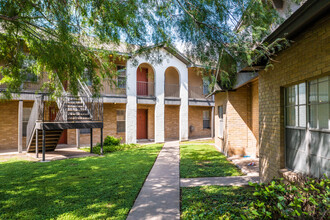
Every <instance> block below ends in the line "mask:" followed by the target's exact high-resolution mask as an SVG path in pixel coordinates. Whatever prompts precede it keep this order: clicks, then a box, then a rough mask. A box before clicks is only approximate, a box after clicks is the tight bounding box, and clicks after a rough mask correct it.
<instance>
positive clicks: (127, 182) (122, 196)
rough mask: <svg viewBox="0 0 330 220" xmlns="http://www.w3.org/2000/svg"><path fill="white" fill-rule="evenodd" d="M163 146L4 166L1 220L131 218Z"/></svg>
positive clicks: (1, 171)
mask: <svg viewBox="0 0 330 220" xmlns="http://www.w3.org/2000/svg"><path fill="white" fill-rule="evenodd" d="M161 147H162V145H148V146H144V147H141V148H136V149H131V150H129V151H125V152H115V153H112V154H107V155H105V156H104V157H86V158H75V159H67V160H58V161H51V162H48V163H36V162H26V161H11V162H6V163H0V174H1V175H0V219H126V217H127V214H128V212H129V211H130V209H131V207H132V206H133V204H134V201H135V199H136V197H137V195H138V194H139V191H140V189H141V187H142V185H143V183H144V181H145V178H146V177H147V176H148V174H149V172H150V169H151V168H152V166H153V164H154V162H155V159H156V157H157V155H158V153H159V151H160V149H161Z"/></svg>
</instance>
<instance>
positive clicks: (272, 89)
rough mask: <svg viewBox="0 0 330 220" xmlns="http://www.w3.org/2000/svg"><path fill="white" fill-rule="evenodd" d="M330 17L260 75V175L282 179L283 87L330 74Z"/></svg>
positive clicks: (316, 25)
mask: <svg viewBox="0 0 330 220" xmlns="http://www.w3.org/2000/svg"><path fill="white" fill-rule="evenodd" d="M329 30H330V19H329V16H327V17H326V18H323V19H321V20H319V21H318V22H317V23H314V24H311V25H310V28H308V29H306V30H305V32H304V33H301V34H299V36H298V37H297V38H296V39H293V40H294V42H293V43H292V45H291V47H289V48H288V49H286V50H284V51H282V52H280V53H278V55H277V56H276V57H275V59H276V60H277V61H278V62H274V63H273V65H274V68H270V70H268V71H261V72H260V73H259V91H260V93H259V106H260V108H259V111H260V115H259V120H260V124H259V125H260V174H261V181H263V182H265V181H266V182H267V181H269V180H271V179H272V178H273V177H279V173H278V171H279V169H281V168H284V167H285V163H284V114H283V104H282V103H283V97H282V95H283V92H282V91H283V89H282V88H283V87H285V86H288V85H292V84H296V83H299V82H302V81H305V80H309V79H312V78H317V77H320V76H322V75H329V74H330V65H329V64H330V53H329V51H330V43H329V39H330V31H329Z"/></svg>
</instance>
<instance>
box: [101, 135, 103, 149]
mask: <svg viewBox="0 0 330 220" xmlns="http://www.w3.org/2000/svg"><path fill="white" fill-rule="evenodd" d="M101 155H103V128H101Z"/></svg>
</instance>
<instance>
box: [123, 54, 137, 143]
mask: <svg viewBox="0 0 330 220" xmlns="http://www.w3.org/2000/svg"><path fill="white" fill-rule="evenodd" d="M136 69H137V66H135V65H133V64H132V61H131V60H128V61H127V66H126V94H127V104H126V125H125V126H126V143H136V126H137V125H136V115H137V113H136V112H137V105H136V104H137V103H136Z"/></svg>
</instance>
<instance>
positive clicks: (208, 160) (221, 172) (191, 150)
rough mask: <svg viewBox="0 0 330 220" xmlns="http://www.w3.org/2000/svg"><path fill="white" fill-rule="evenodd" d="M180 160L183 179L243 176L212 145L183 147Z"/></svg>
mask: <svg viewBox="0 0 330 220" xmlns="http://www.w3.org/2000/svg"><path fill="white" fill-rule="evenodd" d="M180 158H181V159H180V176H181V178H193V177H214V176H241V175H243V174H242V172H241V171H240V170H239V169H238V168H237V167H236V166H235V165H234V164H232V163H231V162H229V161H228V160H227V159H226V156H225V155H223V154H222V153H220V152H219V151H217V150H216V149H215V147H214V146H211V145H181V146H180Z"/></svg>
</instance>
